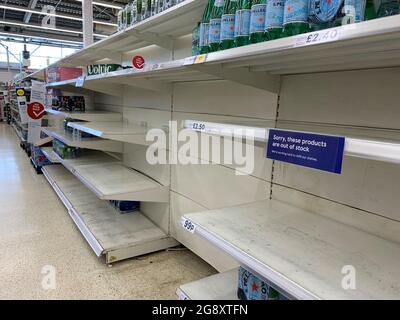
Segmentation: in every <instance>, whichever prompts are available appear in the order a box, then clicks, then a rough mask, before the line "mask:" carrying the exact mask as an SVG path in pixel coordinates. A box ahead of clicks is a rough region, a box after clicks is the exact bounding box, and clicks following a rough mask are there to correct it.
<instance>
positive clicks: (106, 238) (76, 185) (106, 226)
mask: <svg viewBox="0 0 400 320" xmlns="http://www.w3.org/2000/svg"><path fill="white" fill-rule="evenodd" d="M42 171H43V174H44V175H45V177H46V179H47V180H48V181H49V183H50V185H51V186H52V187H53V189H54V191H55V192H56V193H57V195H58V196H59V197H60V199H61V201H62V202H63V203H64V205H65V206H66V208H67V209H68V213H69V215H70V216H71V218H72V220H73V221H74V222H75V224H76V225H77V227H78V229H79V230H80V231H81V233H82V235H83V236H84V237H85V239H86V240H87V242H88V243H89V245H90V246H91V248H92V249H93V251H94V252H95V254H96V255H97V256H102V255H104V256H105V258H106V262H107V263H113V262H116V261H119V260H123V259H127V258H130V257H134V256H138V255H142V254H145V253H149V252H153V251H158V250H162V249H166V248H168V247H171V246H174V245H176V241H175V240H173V239H172V238H170V237H168V236H167V235H166V234H165V233H164V232H163V231H162V230H161V229H160V228H158V227H157V226H156V225H155V224H154V223H153V222H151V221H150V220H149V219H148V218H146V217H145V216H144V215H143V214H142V213H141V212H139V211H138V212H132V213H128V214H120V213H118V212H117V211H116V210H115V209H114V208H113V207H111V206H110V204H108V203H107V202H106V201H102V200H99V199H97V198H96V196H95V195H94V194H93V193H92V192H91V191H90V190H88V189H87V188H85V186H84V185H82V184H81V183H80V182H79V180H77V179H76V178H75V177H74V176H73V175H72V174H70V173H69V172H68V171H67V170H66V169H65V168H63V167H62V166H45V167H44V168H42Z"/></svg>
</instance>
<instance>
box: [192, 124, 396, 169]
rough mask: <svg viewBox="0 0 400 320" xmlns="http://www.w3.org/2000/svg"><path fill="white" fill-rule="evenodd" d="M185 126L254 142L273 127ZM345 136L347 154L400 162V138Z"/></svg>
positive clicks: (266, 139) (237, 125) (243, 125)
mask: <svg viewBox="0 0 400 320" xmlns="http://www.w3.org/2000/svg"><path fill="white" fill-rule="evenodd" d="M278 125H279V124H278ZM308 127H310V125H308ZM185 128H187V129H191V130H194V131H197V132H203V133H207V134H211V135H217V136H231V137H233V138H246V139H247V141H253V142H254V141H258V142H267V141H268V137H269V130H270V129H271V128H266V127H262V123H258V124H257V123H255V121H253V122H251V121H249V122H248V123H247V125H246V124H245V123H243V124H232V123H215V122H206V121H197V120H186V121H185ZM272 129H273V128H272ZM275 129H279V128H275ZM281 130H284V129H281ZM317 130H318V129H317ZM325 130H326V129H325ZM339 130H343V129H339ZM297 131H298V130H297ZM364 131H367V134H369V135H371V136H372V135H375V136H376V135H379V134H380V135H382V130H381V132H380V133H377V132H374V131H373V130H364ZM368 131H369V132H368ZM334 132H335V133H336V134H338V132H337V128H336V130H332V133H334ZM313 133H318V132H313ZM386 133H387V134H388V135H392V136H393V137H394V138H395V137H396V138H397V139H399V138H400V136H399V135H398V134H395V133H394V132H393V131H389V130H388V131H387V132H386ZM345 138H346V143H345V148H344V154H345V155H346V156H350V157H358V158H364V159H371V160H377V161H383V162H389V163H396V164H399V163H400V139H399V140H396V139H393V140H389V139H385V140H383V139H382V140H377V139H374V140H372V139H371V140H369V139H361V138H354V137H345Z"/></svg>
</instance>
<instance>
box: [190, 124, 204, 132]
mask: <svg viewBox="0 0 400 320" xmlns="http://www.w3.org/2000/svg"><path fill="white" fill-rule="evenodd" d="M192 129H193V130H196V131H206V125H205V124H204V123H201V122H193V123H192Z"/></svg>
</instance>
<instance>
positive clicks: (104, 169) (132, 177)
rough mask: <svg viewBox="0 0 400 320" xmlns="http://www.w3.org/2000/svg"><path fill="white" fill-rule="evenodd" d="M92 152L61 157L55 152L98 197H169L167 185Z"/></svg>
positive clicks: (115, 198)
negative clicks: (76, 156)
mask: <svg viewBox="0 0 400 320" xmlns="http://www.w3.org/2000/svg"><path fill="white" fill-rule="evenodd" d="M96 155H97V153H92V154H91V157H90V158H89V157H87V158H86V157H85V156H82V157H81V158H76V159H62V158H61V157H59V156H58V155H57V154H56V157H57V158H58V160H59V161H60V162H61V163H62V164H63V165H64V166H65V167H66V168H67V169H68V170H69V171H71V173H73V174H74V175H75V176H76V177H77V178H78V179H79V180H80V181H81V182H82V183H83V184H84V185H85V186H87V187H88V188H89V189H90V190H92V192H94V193H95V194H96V195H97V197H98V198H100V199H102V200H135V201H151V202H168V201H169V187H168V186H163V185H161V184H159V183H158V182H156V181H154V180H153V179H151V178H149V177H147V176H145V175H143V174H142V173H140V172H138V171H135V170H133V169H130V168H127V167H125V166H124V165H123V164H122V163H120V162H117V161H116V159H114V158H112V157H110V160H107V161H106V162H103V160H102V159H103V158H104V156H103V155H100V156H99V158H97V156H96ZM111 158H112V159H114V161H112V160H111Z"/></svg>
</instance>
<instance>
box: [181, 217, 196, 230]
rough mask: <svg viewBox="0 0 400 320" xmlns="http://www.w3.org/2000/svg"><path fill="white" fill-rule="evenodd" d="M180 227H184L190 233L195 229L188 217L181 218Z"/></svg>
mask: <svg viewBox="0 0 400 320" xmlns="http://www.w3.org/2000/svg"><path fill="white" fill-rule="evenodd" d="M182 227H184V228H185V229H186V230H187V231H189V232H190V233H194V231H195V230H196V225H195V224H194V223H193V222H191V221H190V220H189V219H185V218H182Z"/></svg>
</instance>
